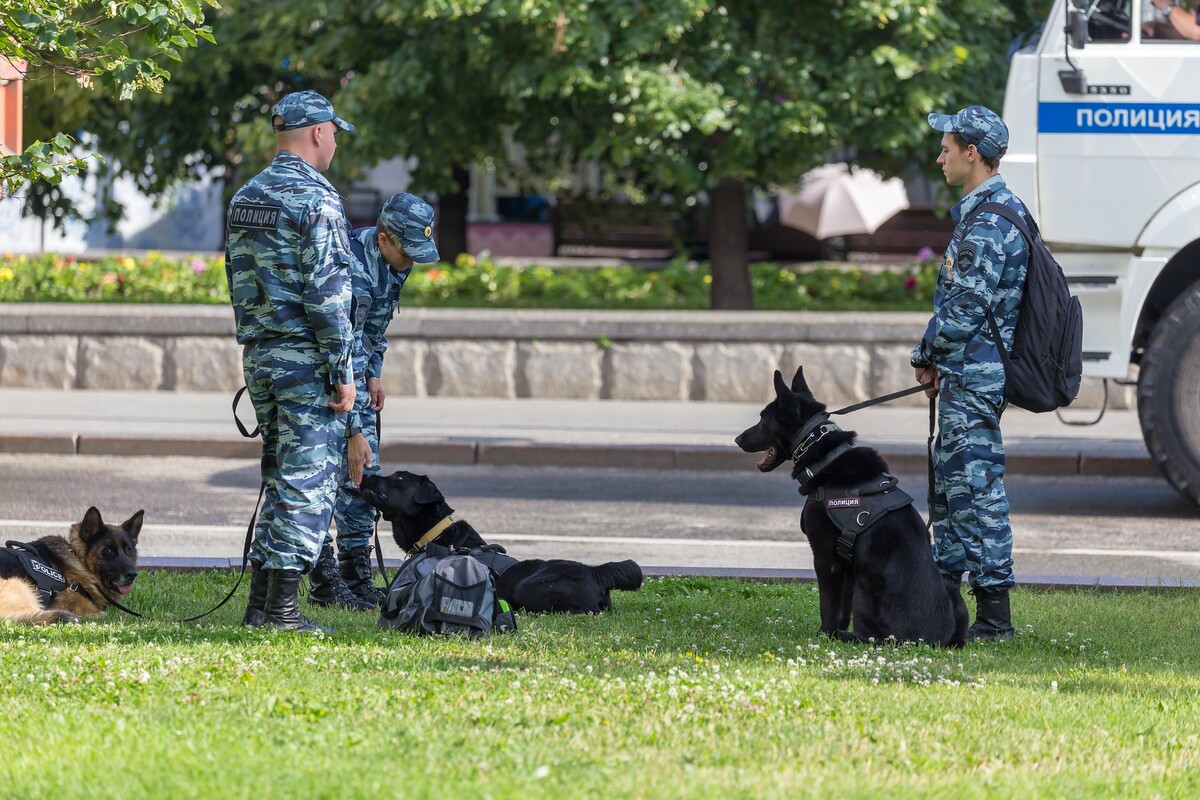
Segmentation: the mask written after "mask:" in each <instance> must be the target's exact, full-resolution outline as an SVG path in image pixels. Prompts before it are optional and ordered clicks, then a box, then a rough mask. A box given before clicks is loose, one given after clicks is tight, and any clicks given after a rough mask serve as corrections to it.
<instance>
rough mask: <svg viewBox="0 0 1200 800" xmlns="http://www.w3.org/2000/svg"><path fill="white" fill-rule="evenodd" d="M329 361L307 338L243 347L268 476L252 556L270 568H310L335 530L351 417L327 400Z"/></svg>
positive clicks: (252, 545) (247, 377) (328, 398)
mask: <svg viewBox="0 0 1200 800" xmlns="http://www.w3.org/2000/svg"><path fill="white" fill-rule="evenodd" d="M323 361H324V359H323V358H322V357H321V355H320V353H319V352H318V351H317V349H316V348H315V347H314V346H313V345H312V344H309V343H307V342H282V343H281V342H279V341H275V342H272V343H270V344H269V345H268V344H264V343H251V344H248V345H246V347H245V349H244V351H243V354H242V369H243V372H244V374H245V377H246V386H247V394H248V395H249V396H250V401H251V402H252V403H253V404H254V414H255V416H256V417H257V418H258V426H259V431H260V434H261V436H262V440H263V455H262V479H263V483H264V484H266V494H265V499H264V501H263V508H262V511H261V512H260V513H259V515H258V522H257V524H256V525H255V528H254V540H253V543H252V544H251V546H250V558H251V560H253V561H257V562H259V563H261V564H262V566H263V567H264V568H265V569H298V570H301V571H302V572H307V571H309V570H310V569H312V566H313V564H315V563H316V561H317V554H318V552H320V548H321V540H322V538H323V537H324V536H325V534H326V532H327V531H328V530H329V523H330V518H331V517H332V515H333V503H334V495H335V492H336V490H337V480H338V474H339V471H340V469H341V467H342V464H343V462H344V460H345V459H343V458H342V447H343V446H344V439H343V433H344V430H345V421H344V418H343V417H339V416H337V415H335V414H334V412H333V410H332V409H331V408H329V405H328V403H329V400H330V394H329V385H328V382H327V380H326V378H325V373H324V370H323V369H321V368H320V365H321V364H322V363H323Z"/></svg>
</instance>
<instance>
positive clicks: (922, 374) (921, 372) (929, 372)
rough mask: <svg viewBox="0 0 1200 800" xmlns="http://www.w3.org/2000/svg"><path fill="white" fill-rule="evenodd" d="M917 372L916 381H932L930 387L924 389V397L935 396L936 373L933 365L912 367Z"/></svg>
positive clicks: (936, 385) (936, 389) (936, 388)
mask: <svg viewBox="0 0 1200 800" xmlns="http://www.w3.org/2000/svg"><path fill="white" fill-rule="evenodd" d="M913 369H914V370H915V371H916V373H917V383H919V384H922V385H924V384H926V383H931V382H932V383H933V386H932V388H929V389H926V390H925V396H926V397H937V395H938V374H937V370H936V369H934V368H933V367H914V368H913Z"/></svg>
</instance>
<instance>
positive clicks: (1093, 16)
mask: <svg viewBox="0 0 1200 800" xmlns="http://www.w3.org/2000/svg"><path fill="white" fill-rule="evenodd" d="M1131 2H1132V0H1099V2H1092V3H1089V4H1088V38H1089V39H1090V40H1091V41H1093V42H1128V41H1129V31H1130V27H1129V6H1130V3H1131ZM1149 2H1150V0H1146V3H1149Z"/></svg>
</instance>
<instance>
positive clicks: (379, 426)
mask: <svg viewBox="0 0 1200 800" xmlns="http://www.w3.org/2000/svg"><path fill="white" fill-rule="evenodd" d="M375 449H376V450H377V451H380V452H382V450H383V413H382V412H380V411H376V412H375ZM382 516H383V512H382V511H380V510H379V509H378V508H377V509H375V560H376V561H378V562H379V574H380V575H382V576H383V581H384V583H385V584H386V585H387V586H391V585H392V580H391V578H389V577H388V574H387V569H385V568H384V566H383V548H382V547H380V546H379V520H380V518H381V517H382Z"/></svg>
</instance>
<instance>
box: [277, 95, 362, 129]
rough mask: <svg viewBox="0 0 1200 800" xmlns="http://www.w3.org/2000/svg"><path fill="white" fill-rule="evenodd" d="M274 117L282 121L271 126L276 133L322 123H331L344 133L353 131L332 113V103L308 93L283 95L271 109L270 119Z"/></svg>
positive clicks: (344, 121)
mask: <svg viewBox="0 0 1200 800" xmlns="http://www.w3.org/2000/svg"><path fill="white" fill-rule="evenodd" d="M275 117H279V118H280V119H281V120H283V121H282V122H276V123H274V124H273V125H272V127H274V129H275V132H276V133H279V132H281V131H291V130H295V129H296V128H307V127H308V126H309V125H317V124H319V123H322V122H332V123H333V124H334V125H337V126H338V127H339V128H341V129H342V130H344V131H353V130H354V126H353V125H351V124H350V123H349V122H346V120H344V119H342V118H341V117H339V116H338V115H337V114H335V113H333V103H331V102H329V101H328V100H326V99H325V98H324V97H323V96H322V95H319V94H317V93H316V92H310V91H303V92H292V93H291V94H286V95H284V96H283V97H282V98H280V100H279V102H278V103H276V104H275V107H274V108H272V109H271V118H272V119H274V118H275Z"/></svg>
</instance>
